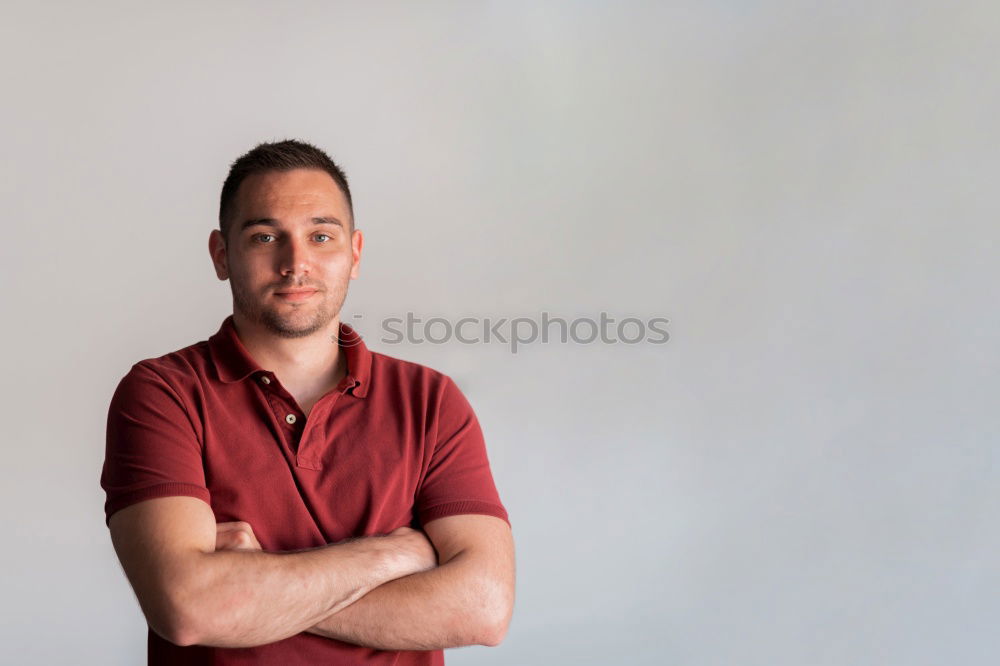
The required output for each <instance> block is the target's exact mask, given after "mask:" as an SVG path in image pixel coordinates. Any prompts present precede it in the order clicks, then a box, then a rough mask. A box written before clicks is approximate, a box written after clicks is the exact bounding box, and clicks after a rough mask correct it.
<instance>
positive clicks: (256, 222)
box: [240, 216, 344, 232]
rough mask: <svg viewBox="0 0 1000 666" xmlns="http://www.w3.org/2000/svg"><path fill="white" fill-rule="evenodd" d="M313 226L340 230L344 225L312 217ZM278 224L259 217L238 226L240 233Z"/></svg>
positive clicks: (331, 218)
mask: <svg viewBox="0 0 1000 666" xmlns="http://www.w3.org/2000/svg"><path fill="white" fill-rule="evenodd" d="M312 221H313V224H335V225H337V226H338V227H340V228H341V229H343V228H344V223H343V222H341V221H340V220H338V219H337V218H335V217H332V216H327V217H314V218H312ZM278 226H280V224H279V222H278V221H277V220H276V219H274V218H273V217H259V218H254V219H250V220H246V221H244V222H243V224H241V225H240V231H241V232H242V231H246V230H247V229H249V228H250V227H278Z"/></svg>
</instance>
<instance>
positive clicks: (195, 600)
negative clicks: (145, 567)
mask: <svg viewBox="0 0 1000 666" xmlns="http://www.w3.org/2000/svg"><path fill="white" fill-rule="evenodd" d="M206 590H207V581H206V580H204V578H202V577H200V576H199V572H198V571H197V570H196V569H195V570H192V571H191V572H190V573H188V574H187V575H183V576H177V577H176V578H174V579H173V580H171V584H170V585H169V586H165V589H164V590H163V592H162V594H161V595H160V599H161V603H160V604H159V608H158V613H157V618H156V620H157V622H156V624H154V623H153V618H149V617H147V619H148V620H149V626H150V628H151V629H153V631H155V632H156V633H158V634H159V635H160V636H162V637H163V638H164V639H165V640H167V641H170V642H171V643H173V644H174V645H178V646H181V647H188V646H191V645H200V644H208V643H209V642H210V641H211V640H213V638H214V634H215V633H216V631H215V628H214V627H211V626H209V622H208V620H209V619H210V618H212V616H213V615H217V613H212V612H210V611H209V609H207V608H204V607H203V606H204V602H205V600H206V599H207V598H209V597H210V595H209V594H207V593H206ZM199 591H200V593H199ZM206 611H208V612H206ZM216 619H217V618H216Z"/></svg>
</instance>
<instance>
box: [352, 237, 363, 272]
mask: <svg viewBox="0 0 1000 666" xmlns="http://www.w3.org/2000/svg"><path fill="white" fill-rule="evenodd" d="M364 245H365V237H364V234H362V233H361V230H360V229H355V230H354V231H352V232H351V254H352V255H353V263H352V264H351V279H352V280H356V279H357V278H358V271H359V269H360V267H361V249H362V248H363V247H364Z"/></svg>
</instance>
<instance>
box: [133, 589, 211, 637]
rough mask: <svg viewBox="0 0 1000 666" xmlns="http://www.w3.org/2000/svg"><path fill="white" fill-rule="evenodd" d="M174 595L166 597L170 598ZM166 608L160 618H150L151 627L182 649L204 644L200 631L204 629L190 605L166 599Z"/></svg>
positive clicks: (148, 618) (159, 615)
mask: <svg viewBox="0 0 1000 666" xmlns="http://www.w3.org/2000/svg"><path fill="white" fill-rule="evenodd" d="M170 596H172V595H165V597H170ZM164 601H165V604H164V606H165V608H164V609H163V610H162V611H161V612H160V613H159V614H158V617H156V618H153V617H148V616H147V618H146V619H147V621H148V622H149V627H150V628H151V629H152V630H153V631H155V632H156V633H157V634H159V635H160V636H161V637H162V638H163V639H164V640H167V641H169V642H171V643H173V644H174V645H178V646H180V647H188V646H190V645H197V644H199V643H203V642H204V638H203V636H202V634H201V633H199V630H201V629H203V627H201V624H200V622H199V621H198V620H197V619H196V618H195V617H194V615H193V613H192V612H191V611H192V610H193V609H192V608H191V607H190V605H184V604H182V603H180V602H179V601H178V600H176V599H164Z"/></svg>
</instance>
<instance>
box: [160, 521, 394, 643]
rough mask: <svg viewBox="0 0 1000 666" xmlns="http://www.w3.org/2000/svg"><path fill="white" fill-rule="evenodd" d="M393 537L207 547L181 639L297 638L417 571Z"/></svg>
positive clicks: (188, 598)
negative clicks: (307, 545)
mask: <svg viewBox="0 0 1000 666" xmlns="http://www.w3.org/2000/svg"><path fill="white" fill-rule="evenodd" d="M402 567H403V562H402V561H401V560H400V559H399V558H397V557H395V555H394V550H393V548H392V545H391V544H390V542H389V541H388V540H387V539H384V538H381V537H374V538H368V539H361V540H357V541H352V542H348V543H343V544H337V545H333V546H326V547H322V548H316V549H312V550H306V551H299V552H293V553H268V552H262V551H254V552H248V551H216V552H212V553H202V554H201V555H200V556H199V557H198V559H197V561H196V562H194V563H192V565H191V566H190V567H189V569H188V573H187V574H186V576H185V580H184V584H183V585H182V586H181V588H180V589H181V590H182V591H183V592H182V595H183V596H182V597H181V598H179V599H177V600H176V602H175V603H176V606H177V609H178V611H177V612H178V615H179V617H181V618H183V619H182V621H181V623H180V629H179V630H178V632H179V636H178V638H179V642H180V643H181V644H201V645H211V646H215V647H251V646H255V645H262V644H265V643H273V642H275V641H278V640H281V639H284V638H287V637H289V636H294V635H295V634H297V633H300V632H302V631H303V630H305V629H307V628H308V627H310V626H312V625H314V624H315V623H316V622H318V621H320V620H321V619H323V618H325V617H327V616H328V615H330V614H331V613H335V612H337V611H338V610H340V609H342V608H344V607H346V606H348V605H349V604H351V603H353V602H354V601H356V600H357V599H358V598H360V597H362V596H363V595H364V594H365V593H367V592H369V591H370V590H372V589H373V588H375V587H377V586H378V585H380V584H382V583H384V582H386V581H389V580H392V579H393V578H396V577H398V576H402V575H406V574H407V573H410V571H411V570H410V569H405V568H402Z"/></svg>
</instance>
